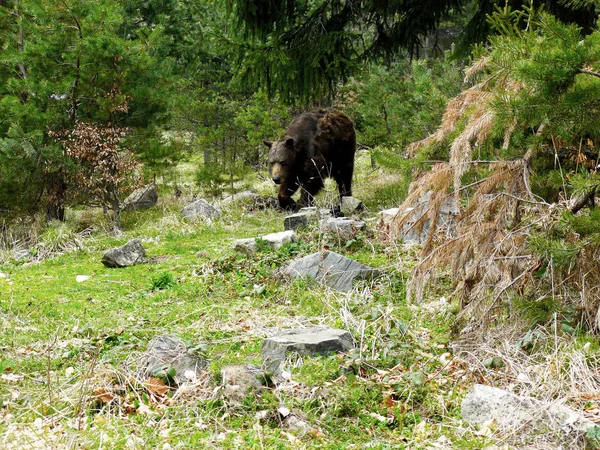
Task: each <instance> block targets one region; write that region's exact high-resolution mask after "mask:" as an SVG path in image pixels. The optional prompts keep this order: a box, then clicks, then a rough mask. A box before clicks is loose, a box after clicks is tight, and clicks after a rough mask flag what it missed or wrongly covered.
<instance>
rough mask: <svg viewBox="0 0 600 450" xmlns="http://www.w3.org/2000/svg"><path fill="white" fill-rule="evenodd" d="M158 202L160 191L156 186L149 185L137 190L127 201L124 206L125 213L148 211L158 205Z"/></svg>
mask: <svg viewBox="0 0 600 450" xmlns="http://www.w3.org/2000/svg"><path fill="white" fill-rule="evenodd" d="M157 201H158V189H156V185H155V184H149V185H148V186H144V187H142V188H139V189H136V190H135V191H133V192H132V193H131V195H129V197H127V198H126V199H125V202H124V204H123V210H124V211H131V210H136V209H148V208H152V207H153V206H154V205H156V202H157Z"/></svg>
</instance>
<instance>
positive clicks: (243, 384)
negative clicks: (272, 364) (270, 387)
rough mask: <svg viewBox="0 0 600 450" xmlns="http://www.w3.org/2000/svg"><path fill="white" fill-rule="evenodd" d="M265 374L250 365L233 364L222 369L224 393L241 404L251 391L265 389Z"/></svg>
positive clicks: (258, 391)
mask: <svg viewBox="0 0 600 450" xmlns="http://www.w3.org/2000/svg"><path fill="white" fill-rule="evenodd" d="M264 376H265V375H264V372H263V371H262V370H261V369H259V368H258V367H255V366H252V365H250V364H233V365H228V366H223V367H222V368H221V380H222V381H223V393H224V394H225V396H226V397H227V398H229V399H230V400H232V401H234V402H236V403H237V402H241V401H242V400H244V398H246V397H247V396H248V394H250V392H251V391H254V392H256V393H260V391H262V389H263V385H262V380H264Z"/></svg>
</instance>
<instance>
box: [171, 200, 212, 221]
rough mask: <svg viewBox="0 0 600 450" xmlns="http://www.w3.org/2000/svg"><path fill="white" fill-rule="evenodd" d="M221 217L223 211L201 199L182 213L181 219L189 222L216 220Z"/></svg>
mask: <svg viewBox="0 0 600 450" xmlns="http://www.w3.org/2000/svg"><path fill="white" fill-rule="evenodd" d="M220 216H221V211H220V210H219V209H217V208H215V207H214V206H213V205H211V204H210V203H208V202H207V201H206V200H204V199H203V198H201V199H200V200H196V201H195V202H194V203H190V204H189V205H187V206H186V207H185V208H183V210H182V211H181V217H183V218H184V219H188V220H194V219H214V218H216V217H220Z"/></svg>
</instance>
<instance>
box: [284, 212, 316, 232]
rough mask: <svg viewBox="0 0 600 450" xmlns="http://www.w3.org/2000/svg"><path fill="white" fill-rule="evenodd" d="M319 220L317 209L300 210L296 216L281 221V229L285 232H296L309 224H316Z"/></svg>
mask: <svg viewBox="0 0 600 450" xmlns="http://www.w3.org/2000/svg"><path fill="white" fill-rule="evenodd" d="M318 219H319V211H318V210H317V208H314V207H311V208H302V209H300V210H299V211H298V212H297V213H296V214H292V215H290V216H287V217H286V218H285V219H284V220H283V228H284V229H285V230H297V229H298V228H301V227H305V226H307V225H309V224H310V223H313V222H316V221H317V220H318Z"/></svg>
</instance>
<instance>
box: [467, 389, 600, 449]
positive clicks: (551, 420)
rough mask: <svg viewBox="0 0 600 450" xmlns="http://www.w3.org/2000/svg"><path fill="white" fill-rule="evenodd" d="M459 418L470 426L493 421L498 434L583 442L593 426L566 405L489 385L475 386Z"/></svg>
mask: <svg viewBox="0 0 600 450" xmlns="http://www.w3.org/2000/svg"><path fill="white" fill-rule="evenodd" d="M461 413H462V417H463V419H464V420H465V421H467V422H469V423H471V424H474V425H483V424H484V423H486V422H487V423H489V422H492V421H493V422H495V423H496V424H497V426H498V430H499V431H501V432H502V431H506V432H508V433H514V430H517V429H518V430H519V435H520V436H521V438H522V437H523V435H524V434H530V435H531V436H534V435H538V434H541V433H550V434H552V435H555V434H556V435H560V436H561V437H562V438H563V439H564V438H566V439H569V440H573V439H577V440H581V441H583V439H584V435H585V433H586V430H587V429H588V428H590V427H592V426H594V423H593V422H591V421H590V420H588V419H586V418H585V417H583V415H581V414H579V413H577V412H576V411H573V410H572V409H570V408H567V407H566V406H562V405H557V404H552V403H547V402H542V401H540V400H536V399H534V398H531V397H521V396H518V395H516V394H513V393H511V392H508V391H505V390H502V389H498V388H495V387H492V386H484V385H481V384H476V385H475V386H473V390H472V391H471V392H470V393H469V394H468V395H467V396H466V397H465V399H464V400H463V402H462V405H461Z"/></svg>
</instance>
